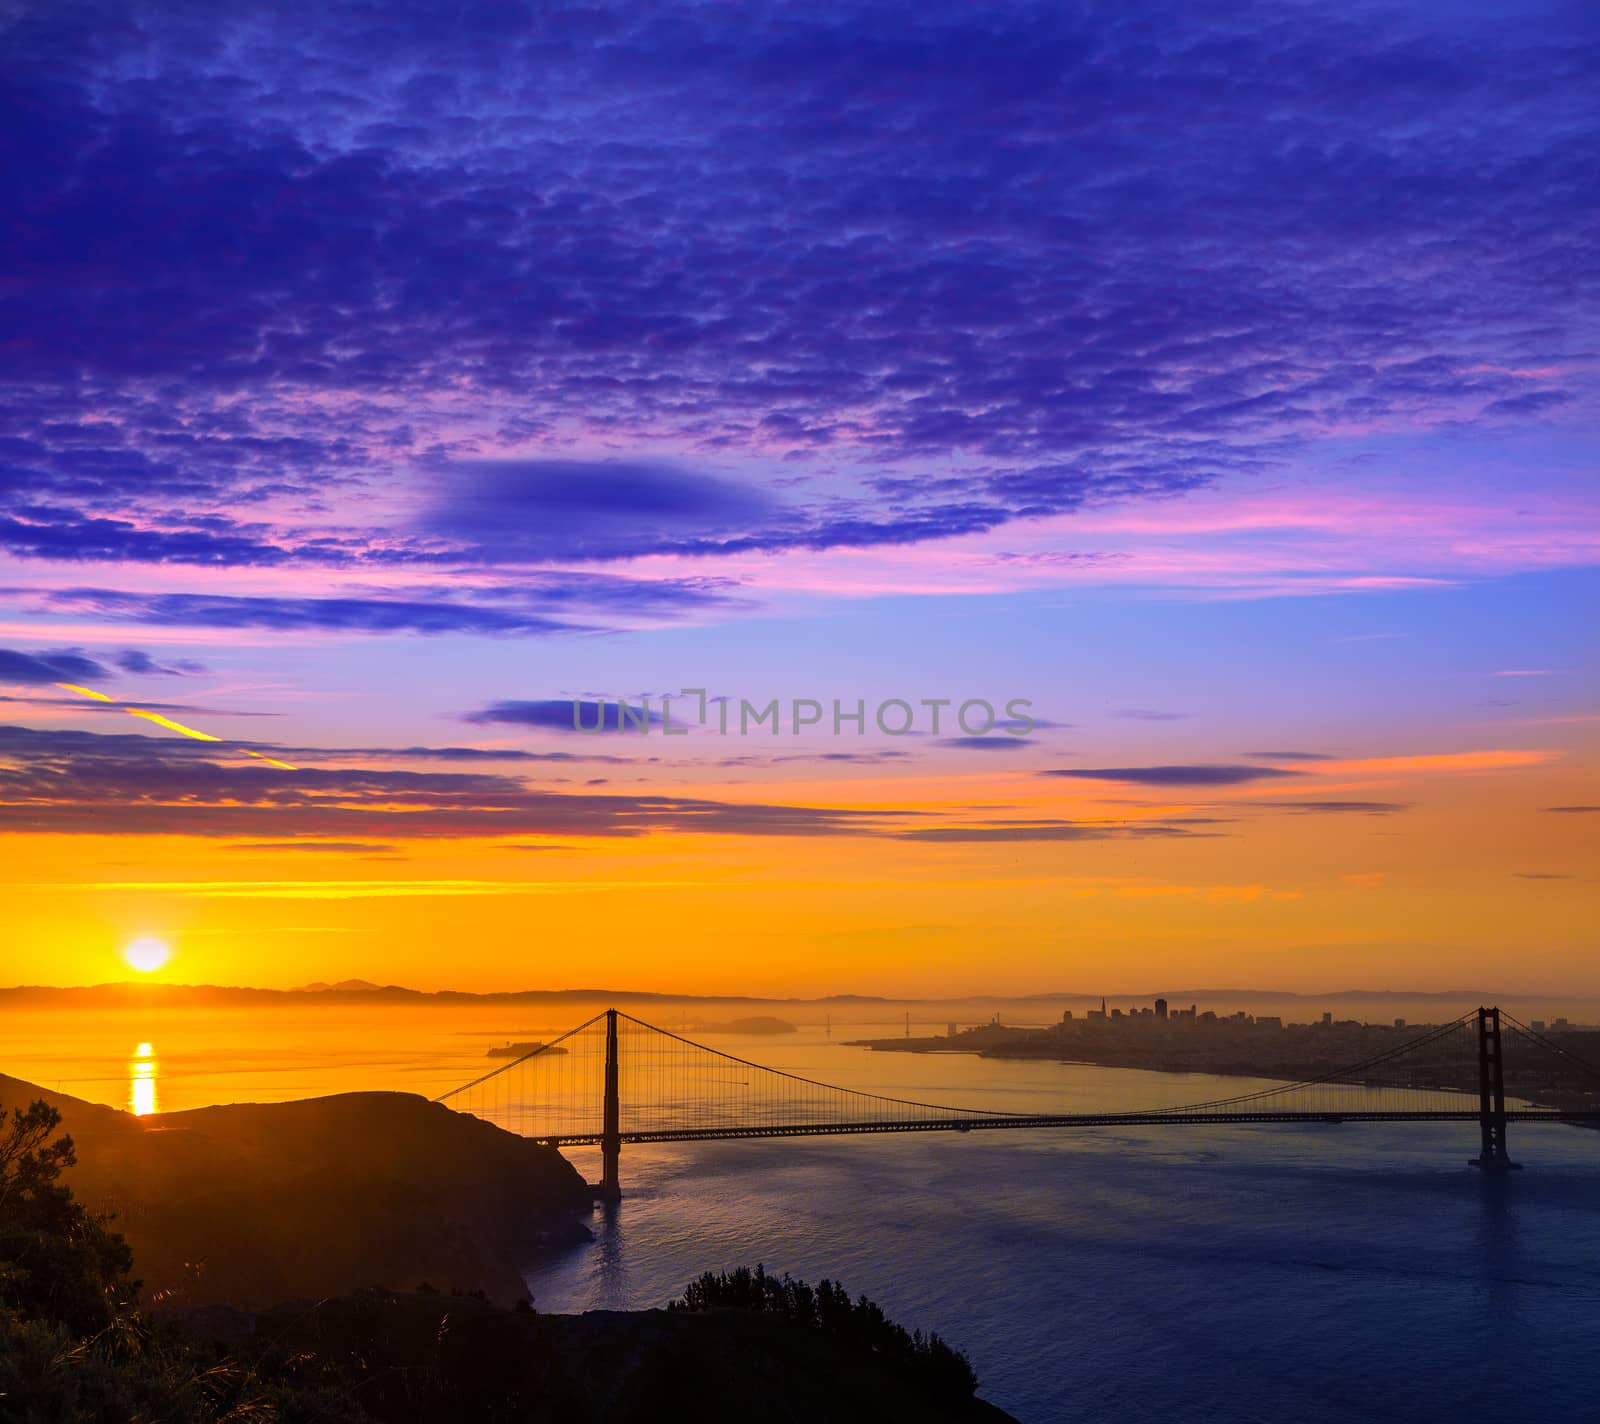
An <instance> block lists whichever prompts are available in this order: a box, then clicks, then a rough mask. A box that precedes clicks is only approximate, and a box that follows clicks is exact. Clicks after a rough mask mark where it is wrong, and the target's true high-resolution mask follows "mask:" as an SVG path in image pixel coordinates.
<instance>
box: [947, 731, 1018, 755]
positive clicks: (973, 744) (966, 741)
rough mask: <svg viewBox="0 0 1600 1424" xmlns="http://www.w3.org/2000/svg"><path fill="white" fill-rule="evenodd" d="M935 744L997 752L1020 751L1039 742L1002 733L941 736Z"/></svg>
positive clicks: (962, 749) (960, 748)
mask: <svg viewBox="0 0 1600 1424" xmlns="http://www.w3.org/2000/svg"><path fill="white" fill-rule="evenodd" d="M934 745H935V746H940V747H953V748H956V749H958V750H961V751H975V752H996V751H1019V750H1021V749H1022V748H1023V747H1032V746H1037V745H1038V742H1037V741H1036V740H1035V739H1034V738H1032V737H1013V736H1010V735H1001V736H997V737H941V738H940V739H939V741H937V742H936V743H935V744H934Z"/></svg>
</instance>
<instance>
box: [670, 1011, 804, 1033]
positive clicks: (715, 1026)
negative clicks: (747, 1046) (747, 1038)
mask: <svg viewBox="0 0 1600 1424" xmlns="http://www.w3.org/2000/svg"><path fill="white" fill-rule="evenodd" d="M694 1031H695V1032H696V1033H743V1034H752V1035H754V1034H763V1035H765V1034H780V1033H799V1031H800V1030H799V1029H798V1028H797V1027H796V1026H795V1025H794V1024H792V1023H790V1022H788V1020H786V1019H780V1018H773V1017H772V1016H771V1015H768V1014H756V1015H754V1016H752V1017H751V1018H747V1019H728V1020H727V1021H726V1022H724V1023H698V1024H696V1025H695V1026H694Z"/></svg>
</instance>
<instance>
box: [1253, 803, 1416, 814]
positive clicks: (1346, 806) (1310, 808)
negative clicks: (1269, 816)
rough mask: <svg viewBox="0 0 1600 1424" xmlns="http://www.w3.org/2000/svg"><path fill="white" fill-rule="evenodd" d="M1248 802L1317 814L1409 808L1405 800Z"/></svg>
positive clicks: (1394, 810) (1272, 807)
mask: <svg viewBox="0 0 1600 1424" xmlns="http://www.w3.org/2000/svg"><path fill="white" fill-rule="evenodd" d="M1249 804H1250V805H1252V806H1260V807H1262V808H1263V809H1265V810H1269V811H1295V812H1298V813H1300V814H1301V815H1317V816H1392V815H1394V814H1395V813H1396V812H1398V811H1409V810H1410V809H1411V806H1410V804H1409V803H1408V802H1405V801H1252V802H1250V803H1249Z"/></svg>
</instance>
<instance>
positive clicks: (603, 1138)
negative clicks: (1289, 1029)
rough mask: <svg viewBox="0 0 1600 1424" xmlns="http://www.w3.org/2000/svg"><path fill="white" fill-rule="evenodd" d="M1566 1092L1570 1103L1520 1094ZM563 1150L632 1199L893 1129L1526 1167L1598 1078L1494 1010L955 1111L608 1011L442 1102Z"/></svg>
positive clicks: (1585, 1112) (1573, 1117) (1577, 1116)
mask: <svg viewBox="0 0 1600 1424" xmlns="http://www.w3.org/2000/svg"><path fill="white" fill-rule="evenodd" d="M1508 1044H1509V1045H1513V1049H1512V1055H1511V1061H1512V1076H1513V1083H1514V1085H1515V1083H1517V1082H1526V1083H1537V1084H1538V1085H1540V1089H1541V1092H1542V1093H1543V1094H1544V1095H1549V1092H1550V1090H1551V1089H1555V1090H1556V1092H1557V1094H1558V1095H1559V1096H1560V1098H1561V1099H1562V1102H1563V1105H1562V1106H1540V1105H1537V1104H1535V1103H1532V1102H1527V1101H1523V1100H1521V1099H1518V1098H1516V1097H1513V1098H1511V1099H1510V1100H1509V1101H1508V1099H1507V1096H1506V1078H1507V1072H1508V1067H1507V1058H1506V1049H1507V1045H1508ZM434 1101H435V1102H439V1103H443V1104H446V1105H447V1106H449V1107H452V1108H455V1109H458V1110H460V1111H462V1112H467V1113H471V1114H473V1115H474V1116H476V1117H480V1118H484V1119H486V1120H487V1121H490V1122H493V1123H495V1124H497V1125H498V1126H500V1127H502V1128H505V1129H506V1130H508V1131H511V1132H515V1133H518V1134H520V1135H522V1136H524V1137H531V1138H534V1139H537V1140H538V1141H541V1142H545V1143H548V1144H550V1145H551V1146H555V1147H565V1146H585V1145H587V1146H598V1147H599V1148H600V1151H601V1180H600V1183H599V1184H598V1187H597V1189H596V1190H597V1194H598V1195H599V1196H600V1197H602V1198H604V1199H609V1200H614V1199H616V1198H617V1197H618V1196H620V1195H621V1177H620V1161H621V1154H622V1146H623V1144H624V1143H666V1142H706V1141H717V1140H726V1139H738V1138H778V1137H815V1136H840V1135H850V1134H872V1133H888V1132H973V1131H1034V1130H1045V1129H1064V1128H1088V1127H1116V1126H1156V1125H1170V1126H1174V1127H1178V1126H1194V1125H1218V1124H1230V1123H1347V1122H1463V1123H1466V1122H1476V1123H1477V1124H1478V1129H1479V1137H1480V1147H1479V1155H1478V1156H1477V1157H1475V1158H1473V1159H1472V1163H1473V1165H1474V1166H1476V1167H1480V1168H1482V1169H1484V1170H1485V1171H1490V1172H1499V1171H1505V1170H1508V1169H1510V1168H1513V1167H1515V1165H1516V1164H1515V1163H1513V1162H1512V1161H1511V1158H1510V1156H1509V1154H1508V1152H1507V1148H1506V1126H1507V1124H1508V1123H1512V1122H1565V1123H1578V1124H1590V1125H1592V1126H1600V1068H1597V1067H1595V1066H1594V1065H1592V1064H1589V1063H1587V1062H1585V1061H1584V1060H1583V1059H1581V1058H1579V1057H1577V1056H1576V1055H1575V1054H1573V1053H1571V1052H1569V1051H1568V1050H1567V1049H1566V1048H1564V1047H1563V1046H1562V1045H1561V1044H1560V1043H1558V1042H1556V1041H1555V1040H1554V1039H1553V1038H1551V1037H1548V1036H1546V1035H1544V1034H1541V1033H1538V1032H1536V1031H1535V1030H1533V1029H1531V1028H1529V1027H1528V1026H1527V1025H1526V1024H1523V1023H1521V1022H1519V1021H1518V1020H1517V1019H1515V1018H1513V1017H1512V1016H1511V1015H1510V1014H1509V1013H1504V1012H1502V1011H1501V1010H1500V1009H1498V1008H1480V1009H1478V1010H1476V1011H1474V1012H1471V1013H1466V1014H1463V1015H1462V1016H1461V1017H1460V1018H1458V1019H1454V1020H1452V1021H1451V1022H1450V1023H1447V1024H1442V1025H1439V1026H1436V1027H1433V1028H1430V1029H1427V1030H1426V1031H1424V1032H1422V1033H1420V1034H1418V1035H1417V1036H1416V1037H1415V1038H1411V1039H1408V1040H1407V1041H1406V1042H1404V1043H1402V1044H1399V1045H1397V1046H1396V1047H1394V1048H1391V1049H1388V1050H1385V1051H1384V1052H1381V1053H1378V1054H1375V1055H1373V1056H1372V1057H1369V1058H1365V1059H1363V1060H1362V1061H1361V1062H1359V1063H1353V1064H1350V1065H1349V1066H1347V1067H1344V1068H1340V1069H1337V1070H1335V1071H1332V1072H1328V1073H1323V1074H1320V1075H1318V1076H1316V1077H1313V1078H1309V1079H1306V1080H1304V1081H1300V1082H1283V1083H1278V1084H1274V1085H1272V1086H1269V1087H1265V1088H1257V1089H1253V1090H1251V1091H1249V1092H1243V1093H1238V1094H1235V1095H1233V1096H1231V1097H1223V1098H1211V1099H1208V1100H1206V1101H1203V1102H1194V1103H1185V1104H1182V1105H1180V1106H1176V1107H1173V1106H1162V1107H1150V1108H1141V1109H1136V1110H1130V1111H1110V1112H1087V1113H1015V1112H999V1111H995V1110H992V1109H979V1108H962V1107H951V1106H948V1105H944V1104H937V1103H925V1102H917V1101H913V1100H910V1099H905V1098H897V1097H890V1096H886V1095H883V1094H879V1093H870V1092H866V1091H863V1090H861V1089H856V1088H844V1087H838V1086H836V1085H833V1084H829V1083H822V1082H819V1081H817V1080H815V1079H812V1078H805V1077H801V1076H799V1075H798V1074H794V1073H788V1072H785V1071H783V1070H781V1069H777V1068H768V1067H763V1066H762V1065H761V1064H758V1063H752V1062H750V1061H749V1060H747V1059H744V1058H739V1057H736V1056H735V1055H733V1054H731V1053H724V1052H722V1051H721V1050H720V1049H716V1048H710V1047H707V1046H706V1045H705V1044H702V1043H695V1042H694V1041H692V1040H691V1039H688V1038H685V1037H683V1036H682V1035H680V1034H675V1033H672V1032H671V1031H670V1030H668V1029H664V1028H658V1027H656V1026H655V1025H654V1024H648V1023H645V1022H644V1021H643V1020H641V1019H636V1018H634V1017H633V1016H632V1015H631V1014H627V1013H624V1012H622V1011H621V1010H619V1009H606V1010H604V1011H602V1012H601V1013H598V1014H596V1015H595V1016H594V1017H593V1018H591V1019H588V1020H586V1021H585V1022H583V1023H581V1024H579V1025H578V1026H577V1027H576V1028H573V1029H570V1030H569V1031H568V1032H566V1033H564V1034H562V1035H561V1036H560V1037H559V1038H555V1039H552V1040H551V1041H550V1042H549V1043H546V1044H540V1045H538V1046H536V1047H533V1048H531V1049H530V1050H529V1051H528V1052H527V1053H525V1054H523V1055H522V1056H521V1057H518V1058H515V1059H512V1060H511V1061H509V1062H507V1063H505V1064H503V1065H501V1066H500V1067H497V1068H494V1069H492V1070H490V1071H489V1072H487V1073H484V1074H482V1075H481V1076H480V1077H477V1078H474V1079H473V1080H472V1081H471V1082H469V1083H464V1084H462V1086H460V1087H459V1088H454V1089H452V1090H451V1091H449V1092H447V1093H443V1094H441V1095H440V1096H439V1097H437V1098H436V1099H434Z"/></svg>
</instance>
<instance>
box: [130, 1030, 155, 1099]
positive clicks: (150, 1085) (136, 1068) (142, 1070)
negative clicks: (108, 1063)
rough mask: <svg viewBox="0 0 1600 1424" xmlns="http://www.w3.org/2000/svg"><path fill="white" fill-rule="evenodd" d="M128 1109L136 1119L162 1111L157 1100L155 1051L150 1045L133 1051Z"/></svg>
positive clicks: (144, 1045) (143, 1044)
mask: <svg viewBox="0 0 1600 1424" xmlns="http://www.w3.org/2000/svg"><path fill="white" fill-rule="evenodd" d="M128 1107H129V1109H130V1111H132V1113H133V1115H134V1116H135V1117H144V1116H146V1115H147V1114H149V1113H153V1112H158V1111H159V1110H160V1104H159V1102H158V1100H157V1098H156V1060H155V1049H154V1048H153V1047H152V1046H151V1045H150V1044H148V1043H141V1044H140V1045H139V1046H138V1047H137V1048H135V1049H134V1050H133V1059H132V1061H131V1062H130V1063H129V1064H128Z"/></svg>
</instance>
